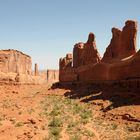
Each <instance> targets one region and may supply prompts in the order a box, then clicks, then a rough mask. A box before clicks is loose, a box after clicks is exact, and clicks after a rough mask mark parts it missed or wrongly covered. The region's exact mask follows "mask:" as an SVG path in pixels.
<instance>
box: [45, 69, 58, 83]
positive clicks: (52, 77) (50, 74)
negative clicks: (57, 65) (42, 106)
mask: <svg viewBox="0 0 140 140" xmlns="http://www.w3.org/2000/svg"><path fill="white" fill-rule="evenodd" d="M58 81H59V70H47V82H49V83H55V82H58Z"/></svg>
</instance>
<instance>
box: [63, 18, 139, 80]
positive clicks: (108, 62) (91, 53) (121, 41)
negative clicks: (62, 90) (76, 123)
mask: <svg viewBox="0 0 140 140" xmlns="http://www.w3.org/2000/svg"><path fill="white" fill-rule="evenodd" d="M136 35H137V22H135V21H131V20H128V21H126V23H125V26H124V28H123V29H122V31H120V30H119V29H117V28H112V39H111V42H110V45H109V46H108V47H107V49H106V52H105V54H104V57H103V59H102V61H100V57H99V53H98V51H97V49H96V43H95V36H94V34H92V33H90V34H89V38H88V41H87V43H85V44H84V43H78V44H76V45H75V46H74V50H73V57H74V58H73V59H74V60H73V67H72V66H71V65H70V67H69V69H65V67H66V66H67V65H68V64H69V63H68V62H67V59H66V58H65V59H64V60H65V65H64V67H63V68H64V69H63V71H62V70H61V69H60V77H61V78H60V82H72V81H83V82H85V81H100V82H103V81H112V80H113V81H114V80H127V79H135V78H139V79H140V73H139V71H140V66H139V64H140V51H138V52H137V53H136ZM62 60H63V59H62ZM71 62H72V60H71Z"/></svg>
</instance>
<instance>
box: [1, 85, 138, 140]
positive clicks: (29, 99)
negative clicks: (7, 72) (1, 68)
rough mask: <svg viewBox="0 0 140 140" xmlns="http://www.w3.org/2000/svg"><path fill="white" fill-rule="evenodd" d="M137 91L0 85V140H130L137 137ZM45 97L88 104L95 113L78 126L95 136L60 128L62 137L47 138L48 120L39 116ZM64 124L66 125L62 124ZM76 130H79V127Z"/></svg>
mask: <svg viewBox="0 0 140 140" xmlns="http://www.w3.org/2000/svg"><path fill="white" fill-rule="evenodd" d="M138 94H139V93H131V94H130V93H123V94H122V93H115V92H114V93H109V94H105V95H103V92H101V91H96V92H95V91H93V90H88V91H87V90H85V89H80V90H79V89H76V90H68V89H49V86H48V85H32V86H31V85H16V86H15V85H1V86H0V140H47V139H52V140H53V139H54V140H55V139H60V140H61V139H62V140H69V139H71V140H79V139H82V140H129V139H132V138H133V139H134V138H135V139H136V137H137V139H140V97H139V96H138ZM112 95H113V96H112ZM118 95H119V96H118ZM135 95H136V96H135ZM48 96H51V97H57V96H58V97H59V98H58V99H61V98H62V99H63V100H64V101H65V98H66V99H70V100H74V101H75V102H76V103H78V104H79V105H81V106H82V105H85V104H86V105H87V104H88V107H90V109H91V110H92V113H93V114H94V115H93V117H92V120H91V122H90V123H87V124H85V125H81V129H82V127H85V128H86V130H88V131H92V133H94V136H93V137H92V136H90V134H89V136H90V137H88V136H83V135H82V136H81V137H77V138H76V137H75V138H74V137H73V138H70V135H71V134H67V133H65V131H63V130H62V131H61V137H57V138H55V137H49V128H48V126H47V125H46V128H44V124H48V122H49V121H50V120H49V117H48V118H46V117H44V116H42V115H41V113H42V112H43V107H42V105H41V102H42V101H43V100H44V99H45V98H46V97H48ZM120 97H122V98H120ZM126 97H129V98H130V99H131V100H129V98H126ZM120 99H122V100H120ZM51 100H52V99H51ZM52 102H53V100H52ZM124 102H125V104H124ZM58 103H59V102H58ZM50 104H51V103H50ZM52 104H53V103H52ZM62 105H63V104H62ZM46 107H47V105H46ZM48 108H49V107H48ZM50 108H51V106H50ZM50 108H49V109H50ZM62 108H64V106H62ZM68 116H69V114H68ZM50 119H51V118H50ZM63 127H64V128H65V125H64V126H63ZM85 128H84V129H85ZM79 132H80V133H82V130H80V131H79ZM74 133H76V131H74ZM72 135H73V134H72Z"/></svg>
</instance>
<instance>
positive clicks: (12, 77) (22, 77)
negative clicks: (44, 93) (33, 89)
mask: <svg viewBox="0 0 140 140" xmlns="http://www.w3.org/2000/svg"><path fill="white" fill-rule="evenodd" d="M31 67H32V60H31V57H30V56H28V55H26V54H24V53H22V52H20V51H17V50H0V82H1V83H16V84H17V83H19V84H42V83H44V82H45V79H43V78H42V77H41V76H34V75H32V73H31Z"/></svg>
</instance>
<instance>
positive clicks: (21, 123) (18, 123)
mask: <svg viewBox="0 0 140 140" xmlns="http://www.w3.org/2000/svg"><path fill="white" fill-rule="evenodd" d="M23 125H24V124H23V122H17V123H16V124H15V127H21V126H23Z"/></svg>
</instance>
